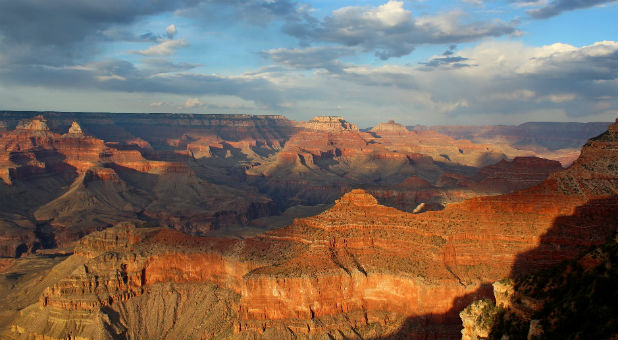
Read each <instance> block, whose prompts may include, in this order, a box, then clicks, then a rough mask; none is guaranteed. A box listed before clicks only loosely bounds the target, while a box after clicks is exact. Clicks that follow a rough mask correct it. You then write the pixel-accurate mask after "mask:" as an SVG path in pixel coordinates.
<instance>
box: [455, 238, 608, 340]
mask: <svg viewBox="0 0 618 340" xmlns="http://www.w3.org/2000/svg"><path fill="white" fill-rule="evenodd" d="M616 241H618V235H614V237H610V238H609V239H608V240H607V242H606V243H605V244H603V245H601V246H599V247H596V248H594V249H592V250H590V251H588V252H587V253H585V254H584V255H582V256H580V257H579V258H577V259H572V260H568V261H564V262H562V263H560V264H559V265H557V266H555V267H553V268H551V269H550V270H547V271H544V272H540V273H537V274H533V275H528V276H523V277H517V278H516V279H514V280H513V279H504V280H501V281H497V282H495V283H494V284H493V286H494V296H495V300H496V303H495V305H494V304H493V302H491V301H475V302H473V303H472V304H471V305H470V306H468V307H466V309H464V311H462V313H460V316H461V319H462V322H463V326H464V329H463V330H462V335H463V336H462V339H480V338H482V339H504V338H512V339H513V338H514V339H529V340H532V339H540V338H551V339H554V338H555V339H577V338H593V339H611V338H614V337H616V336H617V335H618V331H617V330H616V327H615V325H616V323H617V322H618V318H617V317H616V312H617V310H616V309H617V308H616V306H615V303H614V302H613V301H614V300H615V298H616V293H615V292H614V290H612V289H610V287H613V285H614V284H615V283H616V277H618V276H617V273H616V260H617V259H618V247H617V244H616ZM479 305H486V308H485V309H484V310H483V311H478V308H476V306H479ZM481 319H482V320H481ZM473 320H474V321H476V322H471V321H473Z"/></svg>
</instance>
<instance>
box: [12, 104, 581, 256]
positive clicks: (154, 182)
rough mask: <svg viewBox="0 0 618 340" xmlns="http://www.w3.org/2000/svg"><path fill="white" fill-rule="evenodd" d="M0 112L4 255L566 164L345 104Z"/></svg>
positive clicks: (389, 197)
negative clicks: (102, 234) (310, 108)
mask: <svg viewBox="0 0 618 340" xmlns="http://www.w3.org/2000/svg"><path fill="white" fill-rule="evenodd" d="M0 122H1V124H0V133H1V134H2V135H1V137H0V192H1V193H2V195H0V197H2V198H1V199H2V204H1V205H0V256H3V257H19V256H20V255H22V254H31V253H34V252H36V251H37V250H39V249H47V248H70V247H72V246H73V245H74V242H75V241H77V240H78V239H79V238H81V237H83V236H84V235H86V234H88V233H89V232H92V231H95V230H102V229H103V228H107V227H109V226H111V225H114V224H115V223H118V222H122V221H134V222H147V223H151V224H153V225H164V226H170V227H173V228H175V229H177V230H181V231H183V232H186V233H190V234H194V235H206V234H209V233H216V232H218V231H219V230H226V231H230V232H229V233H228V234H234V233H235V232H236V231H239V230H245V231H247V232H249V233H250V234H256V233H258V232H260V231H263V229H264V225H268V223H264V221H262V222H260V227H255V224H252V221H254V220H259V219H262V220H263V219H265V218H268V217H270V216H275V219H276V216H279V215H282V216H290V217H291V218H293V217H294V216H291V215H292V214H291V213H288V214H285V212H286V211H287V210H288V209H291V210H290V211H298V210H303V208H302V207H313V206H320V205H323V206H324V207H326V206H327V205H329V204H332V202H333V201H334V200H335V199H337V198H338V197H340V196H341V195H342V194H343V193H345V192H347V191H349V190H350V189H352V188H364V189H366V190H367V191H368V192H370V193H371V194H372V195H374V196H375V197H377V198H378V200H379V201H380V202H381V203H383V204H387V205H389V206H393V207H396V208H398V209H400V210H404V211H409V212H412V211H415V210H416V211H417V212H418V211H421V210H440V209H442V208H444V206H446V205H447V204H449V203H453V202H459V201H462V200H464V199H467V198H471V197H474V196H479V195H495V194H502V193H507V192H510V191H513V190H517V189H522V188H525V187H529V186H532V185H534V184H536V183H539V182H540V181H542V180H543V179H544V178H545V177H547V175H549V174H550V173H552V172H554V171H557V170H560V169H561V167H560V166H558V165H557V163H556V162H553V163H552V162H550V161H544V160H540V159H538V155H537V154H536V153H535V152H534V151H530V150H520V149H516V148H515V147H513V146H510V145H507V144H504V143H501V144H500V143H490V144H478V143H473V142H471V141H468V140H457V139H453V138H450V137H448V136H446V135H443V134H440V133H438V132H435V131H409V130H408V129H407V128H406V127H404V126H402V125H400V124H397V123H395V122H392V121H391V122H386V123H382V124H379V125H377V126H376V127H374V128H373V129H372V130H370V131H363V130H361V129H359V128H358V127H356V126H355V125H354V124H352V123H350V122H347V121H345V119H344V118H343V117H336V116H318V117H316V118H314V119H313V120H310V121H308V122H295V121H291V120H288V119H287V118H285V117H283V116H277V115H271V116H251V115H189V114H184V115H183V114H106V113H63V112H11V111H5V112H0ZM556 152H557V153H556V154H553V157H554V159H558V160H559V161H560V160H561V157H562V155H563V154H564V153H565V152H566V153H568V152H570V151H568V150H566V151H565V150H558V151H556ZM572 154H573V155H576V154H577V153H572ZM530 157H537V160H536V161H535V160H533V159H532V158H530ZM550 158H551V157H550ZM526 159H527V161H526ZM500 161H503V162H502V163H499V162H500ZM525 162H529V163H530V166H526V165H525ZM535 162H536V163H535ZM562 165H563V166H564V165H565V164H562ZM481 168H483V169H481ZM511 168H512V169H511ZM511 172H512V173H511ZM528 172H530V173H528ZM533 173H534V174H533ZM506 177H509V178H508V179H507V178H506ZM523 177H525V179H523ZM518 178H519V179H518ZM417 208H418V209H417ZM298 216H301V215H298ZM304 216H306V215H304ZM291 218H288V219H286V221H287V222H291V221H292V220H291ZM279 225H281V224H279ZM239 226H240V227H239ZM266 228H268V227H266ZM243 232H244V231H243Z"/></svg>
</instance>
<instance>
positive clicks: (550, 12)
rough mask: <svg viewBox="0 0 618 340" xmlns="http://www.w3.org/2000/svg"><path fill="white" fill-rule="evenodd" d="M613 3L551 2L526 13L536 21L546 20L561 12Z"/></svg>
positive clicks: (600, 0)
mask: <svg viewBox="0 0 618 340" xmlns="http://www.w3.org/2000/svg"><path fill="white" fill-rule="evenodd" d="M609 2H614V1H613V0H553V1H551V2H550V3H549V4H547V5H545V6H544V7H541V8H535V9H531V10H528V11H527V13H528V14H529V15H530V16H532V17H534V18H537V19H546V18H550V17H553V16H556V15H559V14H561V13H562V12H566V11H572V10H576V9H582V8H588V7H592V6H596V5H600V4H604V3H609Z"/></svg>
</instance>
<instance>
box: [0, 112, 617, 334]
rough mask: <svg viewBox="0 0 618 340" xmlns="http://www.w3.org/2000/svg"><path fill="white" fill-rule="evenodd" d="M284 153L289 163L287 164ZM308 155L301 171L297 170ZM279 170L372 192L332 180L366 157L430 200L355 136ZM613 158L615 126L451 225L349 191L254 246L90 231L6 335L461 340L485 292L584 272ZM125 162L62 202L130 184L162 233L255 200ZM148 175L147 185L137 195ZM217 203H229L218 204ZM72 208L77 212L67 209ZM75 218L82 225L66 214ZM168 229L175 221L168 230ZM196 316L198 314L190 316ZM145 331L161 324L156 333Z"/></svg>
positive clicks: (304, 151) (296, 149)
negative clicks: (574, 157)
mask: <svg viewBox="0 0 618 340" xmlns="http://www.w3.org/2000/svg"><path fill="white" fill-rule="evenodd" d="M329 124H330V123H329ZM303 136H304V137H303ZM324 136H327V137H328V138H326V139H324V138H323V137H324ZM301 137H302V138H301ZM295 138H298V139H297V140H295ZM187 140H188V139H187ZM355 143H357V144H358V145H355ZM235 145H237V146H238V145H241V144H235ZM221 146H223V148H224V150H225V153H226V154H227V153H228V152H227V151H229V153H230V154H231V155H232V157H230V159H229V161H230V162H233V161H234V152H236V150H237V149H238V148H236V147H234V146H233V145H232V144H231V143H227V142H226V143H223V142H222V143H221ZM185 147H186V146H185ZM256 150H257V149H256ZM323 150H330V153H328V152H327V153H325V154H323V153H322V151H323ZM123 151H125V150H123ZM129 151H130V150H129ZM133 151H137V150H133ZM284 152H289V155H294V157H289V159H286V158H285V157H284V156H282V155H285V153H284ZM457 152H459V151H457ZM138 153H139V152H138ZM256 153H257V152H256ZM464 153H465V150H464ZM299 154H300V155H303V159H304V160H305V162H304V164H303V163H302V162H301V163H300V164H297V163H296V162H297V160H298V161H299V162H300V160H301V158H300V157H297V156H298V155H299ZM237 155H238V154H237ZM305 155H307V157H305ZM308 155H311V157H312V158H311V159H312V162H308V161H307V160H308V159H309V157H308ZM363 155H364V156H363ZM105 157H112V156H111V155H110V156H105ZM169 157H173V155H170V156H169ZM267 157H268V156H267ZM267 157H266V158H267ZM281 157H283V158H281ZM363 157H365V158H363ZM415 157H416V158H414V159H416V160H419V162H420V161H421V160H422V158H421V157H419V156H418V155H416V156H415ZM277 158H278V160H279V161H280V163H279V165H281V167H279V168H273V169H270V171H272V172H266V171H265V172H263V173H262V175H264V176H266V175H268V176H274V177H276V176H277V175H278V174H280V173H281V172H277V171H282V170H281V169H284V167H283V166H287V167H288V168H287V169H300V167H301V166H303V167H304V168H305V170H302V171H303V172H302V176H301V175H299V176H298V177H295V178H294V179H293V180H298V179H300V178H302V177H303V176H306V177H310V176H315V177H316V178H317V177H318V176H321V175H322V174H324V173H329V172H320V171H317V170H318V169H322V170H324V169H328V170H329V171H330V173H331V174H332V175H331V176H332V177H331V178H332V179H340V178H350V180H351V178H352V177H353V176H361V175H364V176H366V177H365V178H373V177H371V176H373V174H377V173H379V172H380V170H379V169H380V168H377V169H372V168H367V167H359V169H361V170H359V172H355V173H353V174H347V173H345V172H337V171H341V170H346V169H349V168H353V167H354V166H355V165H359V164H365V165H367V164H375V163H363V162H360V163H357V162H359V160H368V159H371V160H373V161H375V162H385V163H380V164H390V165H393V164H400V165H401V167H402V168H405V169H408V170H405V171H399V170H398V172H397V173H399V174H405V177H404V176H402V178H399V179H398V181H397V182H396V184H397V185H398V184H401V183H402V182H403V181H404V179H406V178H411V177H412V179H411V180H410V181H409V183H406V184H405V185H409V186H410V187H414V186H416V187H419V186H421V187H423V186H425V187H427V184H426V183H424V182H422V181H419V180H418V179H415V178H414V177H413V176H415V175H416V171H418V170H419V169H421V168H420V167H419V168H415V167H410V164H416V163H415V162H416V161H414V162H410V161H411V160H413V159H412V158H408V156H405V157H403V156H402V154H401V153H399V152H395V151H392V150H388V148H386V147H385V146H384V145H383V144H379V143H378V142H377V137H375V136H373V135H371V134H369V133H363V132H360V131H352V130H345V131H343V132H341V133H331V132H319V131H317V130H312V131H309V130H307V131H303V132H299V133H298V134H295V135H294V136H293V137H291V138H290V139H289V140H288V142H287V143H286V145H285V147H284V151H283V152H281V153H279V155H278V156H277ZM223 159H225V158H223ZM617 160H618V138H617V136H616V126H612V127H611V128H610V130H609V131H608V132H607V133H605V134H603V135H601V136H599V137H598V138H594V139H592V140H591V141H590V142H589V143H588V144H587V146H586V147H584V148H583V150H582V155H581V156H580V158H579V160H578V161H577V162H576V163H575V164H574V165H573V166H572V167H571V168H569V169H567V170H563V171H561V172H557V173H554V174H552V175H551V176H550V178H549V179H547V180H546V181H544V182H543V183H541V184H539V185H536V186H534V187H532V188H528V189H525V190H522V191H518V192H515V193H511V194H506V195H496V196H489V197H479V198H473V199H470V200H466V201H464V202H461V203H455V204H450V205H448V206H447V207H446V208H445V209H443V210H441V211H428V212H423V213H418V214H412V213H407V212H404V211H400V210H398V209H395V208H392V207H387V206H384V205H381V204H379V202H378V200H377V199H376V198H375V197H373V196H372V195H370V194H368V193H367V192H366V191H365V190H362V189H355V190H349V191H348V192H347V193H346V194H345V195H343V196H341V197H340V198H339V199H338V200H337V201H336V202H335V203H334V205H333V206H332V207H331V208H330V209H328V210H326V211H324V212H322V213H321V214H318V215H316V216H312V217H306V218H298V219H296V220H294V222H293V223H292V224H291V225H289V226H287V227H284V228H280V229H275V230H271V231H268V232H265V233H263V234H259V235H258V236H255V237H252V238H245V239H230V238H209V237H201V236H190V235H187V234H184V233H181V232H179V231H176V230H171V229H168V228H141V227H138V225H136V224H125V225H120V226H118V227H115V228H111V229H107V230H104V231H100V232H95V233H93V234H91V235H90V236H87V237H85V238H83V239H82V240H81V241H80V242H79V244H78V246H77V247H76V254H75V255H73V256H71V257H69V259H67V261H71V263H74V264H76V265H75V269H74V270H72V271H71V272H70V273H69V274H66V275H63V276H62V278H61V279H59V280H57V281H55V282H54V283H52V284H50V285H49V286H48V287H47V288H46V289H45V290H44V291H43V293H42V294H41V295H40V298H39V301H38V302H37V303H35V304H33V305H31V306H29V307H27V308H24V309H23V310H22V312H21V313H20V315H18V317H17V318H16V319H15V320H13V321H12V322H11V325H12V326H11V328H10V330H9V331H10V332H11V334H12V336H15V337H23V338H26V337H49V338H56V339H61V338H67V337H83V338H97V339H102V338H128V337H133V336H144V337H151V336H152V337H156V338H165V337H173V336H176V337H183V338H201V337H220V338H234V339H236V338H269V339H270V338H282V339H285V338H328V337H331V338H344V337H357V338H384V337H392V338H457V337H459V335H460V334H461V333H460V331H461V327H460V322H459V318H458V316H459V312H460V311H461V310H462V309H463V308H464V307H465V306H466V305H468V304H469V303H470V302H471V301H473V300H476V299H480V298H487V297H490V296H491V289H490V288H491V287H490V286H489V283H490V282H493V281H495V280H498V279H500V278H502V277H507V276H512V275H516V274H522V273H526V272H533V271H537V270H540V269H546V268H549V267H551V266H553V265H555V264H556V263H559V262H560V261H562V260H564V259H568V258H575V257H577V256H578V255H579V254H580V253H581V252H582V251H584V250H586V249H588V248H589V247H590V246H593V245H598V244H600V243H602V242H603V241H604V240H605V238H606V236H608V235H610V234H612V233H613V232H614V231H615V229H616V227H617V221H616V219H615V216H616V214H617V213H618V207H617V204H616V181H617V180H618V174H617V173H616V166H615V164H616V163H617ZM195 161H196V162H197V161H198V160H197V159H196V160H195ZM118 162H119V163H115V164H116V165H113V166H112V165H110V166H107V167H102V168H110V169H113V170H114V172H115V173H116V175H117V176H115V175H114V174H113V173H112V172H111V171H107V170H102V169H97V170H94V171H92V170H91V171H86V172H84V173H83V174H82V176H80V177H78V179H79V181H77V182H74V183H73V184H72V185H71V188H70V189H69V191H67V193H66V196H63V197H62V199H63V200H64V199H66V202H74V201H75V200H73V199H68V198H67V197H69V198H70V196H72V195H75V196H74V197H77V198H79V199H80V201H83V202H90V203H84V204H94V207H96V210H97V211H98V210H99V209H103V208H102V207H105V206H108V205H109V202H110V201H112V202H114V203H113V204H116V203H115V202H117V201H118V200H117V199H116V198H114V199H113V200H106V199H102V200H99V199H98V198H100V197H107V196H105V195H112V194H114V195H116V194H117V195H124V196H125V197H132V196H130V195H134V194H135V192H136V191H135V190H133V191H131V190H127V189H125V188H123V186H127V188H128V187H129V185H130V186H134V185H135V188H138V189H139V191H138V192H140V193H144V194H145V195H138V196H139V197H141V196H148V197H149V199H150V197H156V198H157V199H156V200H149V201H148V203H147V204H145V207H144V208H143V209H144V210H143V211H141V212H136V213H135V214H137V215H140V214H141V215H142V216H144V215H146V216H149V217H150V218H152V219H153V220H158V221H162V220H165V219H164V217H165V216H171V217H179V216H187V211H194V210H192V209H194V207H195V206H196V205H198V207H200V209H207V207H208V206H209V205H211V204H214V203H217V204H219V206H218V209H219V210H218V214H217V215H216V217H217V218H225V214H222V213H221V211H222V210H221V206H222V205H220V204H221V202H224V203H223V207H230V209H229V210H228V209H223V211H232V209H238V207H239V205H240V203H239V200H238V199H229V198H228V197H229V196H226V195H229V193H230V192H234V197H243V198H244V199H246V198H247V191H242V190H240V189H238V190H237V191H230V188H221V187H219V186H218V185H212V186H209V184H208V183H205V182H203V180H201V179H200V177H198V176H197V174H198V172H199V171H203V172H204V173H205V172H206V171H207V170H208V169H207V168H202V169H201V170H200V169H199V168H198V167H196V169H198V170H195V172H194V173H189V174H186V173H185V174H184V175H183V176H177V175H176V174H175V172H172V173H165V174H155V173H150V172H148V173H141V172H139V171H137V172H135V171H126V169H124V170H123V168H126V167H125V166H119V165H118V164H120V161H119V160H118ZM200 162H205V163H200V164H202V165H203V166H204V167H205V166H206V165H208V164H211V163H207V162H208V160H207V159H204V160H202V161H200ZM431 164H433V163H431ZM258 167H259V166H255V167H254V168H258ZM254 168H252V169H254ZM411 170H416V171H411ZM298 171H299V174H300V171H301V170H298ZM406 171H408V172H406ZM87 174H89V175H88V176H86V175H87ZM172 174H173V175H172ZM382 174H383V175H385V174H384V172H382ZM167 175H169V177H166V178H163V176H167ZM370 175H371V176H370ZM142 176H146V177H147V178H149V180H147V181H144V182H141V180H140V178H142ZM346 176H348V177H346ZM427 182H428V183H430V184H431V185H433V184H432V183H431V181H428V180H427ZM136 183H137V184H136ZM139 183H142V184H139ZM309 183H310V184H311V183H312V182H309ZM349 183H351V182H349ZM7 187H8V186H7ZM335 188H337V190H341V188H342V187H341V186H339V187H335ZM202 189H203V191H202ZM430 189H432V188H427V190H430ZM218 190H225V193H221V195H220V196H217V195H216V194H217V193H218V192H219V191H218ZM323 190H324V192H328V190H332V188H328V189H323ZM179 192H182V193H183V195H184V193H188V194H187V196H183V198H184V199H183V200H182V201H178V200H176V196H175V195H177V194H178V193H179ZM150 195H152V196H150ZM209 195H210V196H209ZM255 195H256V196H255V197H258V198H259V197H261V196H259V195H258V194H255ZM209 197H210V199H211V201H208V199H209ZM187 198H188V200H185V199H187ZM136 200H137V198H136V199H135V200H133V199H128V198H126V199H125V201H127V202H131V206H130V207H129V208H128V209H125V210H122V211H130V209H132V208H134V207H135V206H137V205H133V202H137V201H136ZM249 201H250V200H249ZM188 202H190V203H188ZM196 202H198V203H196ZM201 202H203V203H204V205H203V206H202V205H200V203H201ZM241 202H242V201H241ZM245 202H246V201H245ZM56 203H58V204H57V205H55V204H51V205H45V207H46V209H47V208H49V210H48V211H56V212H55V213H54V214H56V215H60V213H61V212H62V211H65V210H67V209H68V208H67V209H63V208H62V206H63V204H60V203H63V201H62V200H58V201H56ZM136 204H137V203H136ZM74 206H78V207H80V206H81V207H83V205H76V204H71V205H69V204H68V203H67V204H66V207H74ZM415 206H416V205H415ZM253 207H254V209H259V207H256V206H255V205H254V206H253ZM80 209H81V208H80ZM123 209H124V206H123ZM252 209H253V208H252ZM86 210H87V209H86ZM86 210H84V211H86ZM249 210H250V209H249ZM67 211H68V210H67ZM110 211H111V210H110ZM202 211H203V210H202ZM166 214H167V215H166ZM75 215H83V214H74V213H69V214H67V215H66V216H75ZM193 216H195V215H193ZM206 216H211V215H208V214H206ZM171 217H170V218H169V219H167V220H166V221H174V219H173V218H171ZM196 220H200V221H203V220H205V218H204V216H198V218H197V219H196ZM50 223H51V222H50ZM170 223H171V222H170ZM176 228H178V229H182V227H178V226H177V227H176ZM168 292H169V293H168ZM191 306H195V307H194V310H195V312H196V313H197V316H196V315H194V314H193V313H187V311H189V310H192V307H191ZM165 310H167V311H169V310H175V311H177V313H165V312H164V311H165ZM150 318H154V319H156V320H160V321H161V322H157V323H155V324H156V326H147V322H146V320H148V319H150ZM195 320H206V321H204V322H203V323H200V324H198V323H196V321H195ZM181 325H182V326H183V327H182V329H185V330H187V331H183V330H182V329H181ZM185 325H186V327H185ZM144 328H145V329H144Z"/></svg>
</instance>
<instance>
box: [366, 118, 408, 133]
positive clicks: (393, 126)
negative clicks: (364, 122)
mask: <svg viewBox="0 0 618 340" xmlns="http://www.w3.org/2000/svg"><path fill="white" fill-rule="evenodd" d="M370 131H371V132H375V133H377V134H381V133H387V134H392V133H406V132H408V129H407V128H406V127H405V126H403V125H401V124H398V123H395V121H394V120H389V121H388V122H386V123H380V124H378V125H376V126H374V127H373V128H371V130H370Z"/></svg>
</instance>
